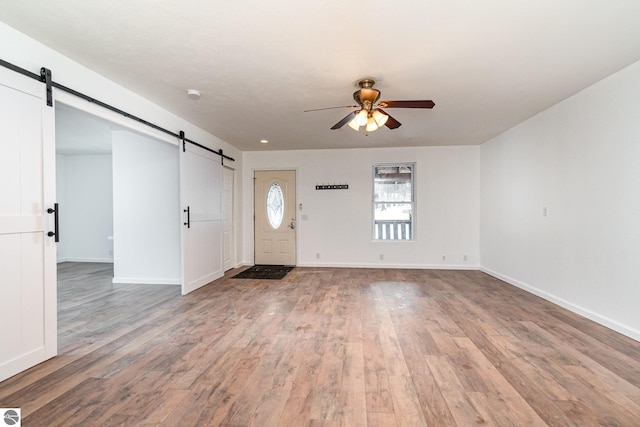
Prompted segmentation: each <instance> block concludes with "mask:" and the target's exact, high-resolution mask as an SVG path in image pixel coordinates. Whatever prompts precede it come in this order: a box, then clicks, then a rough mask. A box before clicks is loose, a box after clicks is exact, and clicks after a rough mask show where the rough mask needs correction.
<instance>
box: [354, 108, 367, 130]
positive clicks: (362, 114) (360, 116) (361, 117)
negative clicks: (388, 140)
mask: <svg viewBox="0 0 640 427" xmlns="http://www.w3.org/2000/svg"><path fill="white" fill-rule="evenodd" d="M368 116H369V115H368V114H367V110H365V109H362V110H360V111H359V112H358V113H357V114H356V117H355V118H354V120H355V121H356V123H357V124H358V126H364V125H366V124H367V121H368V119H369V117H368Z"/></svg>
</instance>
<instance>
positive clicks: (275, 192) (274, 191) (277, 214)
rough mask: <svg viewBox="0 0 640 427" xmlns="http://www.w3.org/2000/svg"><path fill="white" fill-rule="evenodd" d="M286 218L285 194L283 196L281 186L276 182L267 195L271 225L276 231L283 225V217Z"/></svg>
mask: <svg viewBox="0 0 640 427" xmlns="http://www.w3.org/2000/svg"><path fill="white" fill-rule="evenodd" d="M283 216H284V194H282V188H280V184H278V183H277V182H274V183H273V184H271V187H270V188H269V192H268V193H267V218H268V220H269V225H271V227H272V228H273V229H274V230H276V229H278V228H279V227H280V224H282V217H283Z"/></svg>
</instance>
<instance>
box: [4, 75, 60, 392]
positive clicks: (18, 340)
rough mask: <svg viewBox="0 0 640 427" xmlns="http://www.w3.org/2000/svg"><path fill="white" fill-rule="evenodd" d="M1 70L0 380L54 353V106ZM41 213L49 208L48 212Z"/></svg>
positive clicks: (38, 86) (40, 88) (34, 87)
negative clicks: (0, 306) (50, 234)
mask: <svg viewBox="0 0 640 427" xmlns="http://www.w3.org/2000/svg"><path fill="white" fill-rule="evenodd" d="M44 95H45V85H44V84H42V83H40V82H38V81H36V80H32V79H29V78H27V77H24V76H21V75H19V74H17V73H15V72H12V71H9V70H6V69H4V68H2V69H0V111H2V114H0V129H2V134H1V135H0V153H2V154H0V194H2V197H0V301H2V309H0V342H1V344H0V381H2V380H4V379H6V378H9V377H10V376H13V375H15V374H17V373H18V372H21V371H23V370H25V369H27V368H30V367H31V366H34V365H36V364H38V363H40V362H42V361H44V360H46V359H49V358H50V357H53V356H55V355H56V353H57V313H56V308H57V306H56V277H57V276H56V246H55V236H53V235H52V236H49V235H48V232H49V231H53V227H54V221H53V217H54V215H56V213H55V212H53V208H54V201H55V182H56V181H55V130H54V126H55V125H54V108H52V107H48V106H47V105H46V102H45V100H44ZM47 209H52V212H51V214H49V213H47Z"/></svg>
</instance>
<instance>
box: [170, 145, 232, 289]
mask: <svg viewBox="0 0 640 427" xmlns="http://www.w3.org/2000/svg"><path fill="white" fill-rule="evenodd" d="M180 153H181V154H180V197H181V205H182V207H183V212H182V214H183V215H182V218H183V227H182V294H183V295H185V294H188V293H189V292H191V291H193V290H195V289H198V288H200V287H201V286H204V285H206V284H208V283H210V282H212V281H214V280H216V279H218V278H220V277H222V276H223V274H224V271H223V232H222V184H223V182H222V179H223V178H222V162H221V161H220V157H219V156H218V155H216V154H213V153H211V152H209V151H207V150H204V149H202V148H200V147H197V146H195V145H192V144H185V145H184V151H183V150H182V149H181V150H180Z"/></svg>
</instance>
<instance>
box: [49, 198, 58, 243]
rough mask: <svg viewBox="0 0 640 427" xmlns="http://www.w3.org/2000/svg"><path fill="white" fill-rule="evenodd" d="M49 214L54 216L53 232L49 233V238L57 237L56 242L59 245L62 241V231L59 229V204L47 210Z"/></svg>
mask: <svg viewBox="0 0 640 427" xmlns="http://www.w3.org/2000/svg"><path fill="white" fill-rule="evenodd" d="M47 213H48V214H53V231H50V232H48V233H47V236H49V237H53V236H55V237H56V239H55V242H56V243H58V242H59V241H60V230H59V229H58V204H57V203H54V204H53V208H49V209H47Z"/></svg>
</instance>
